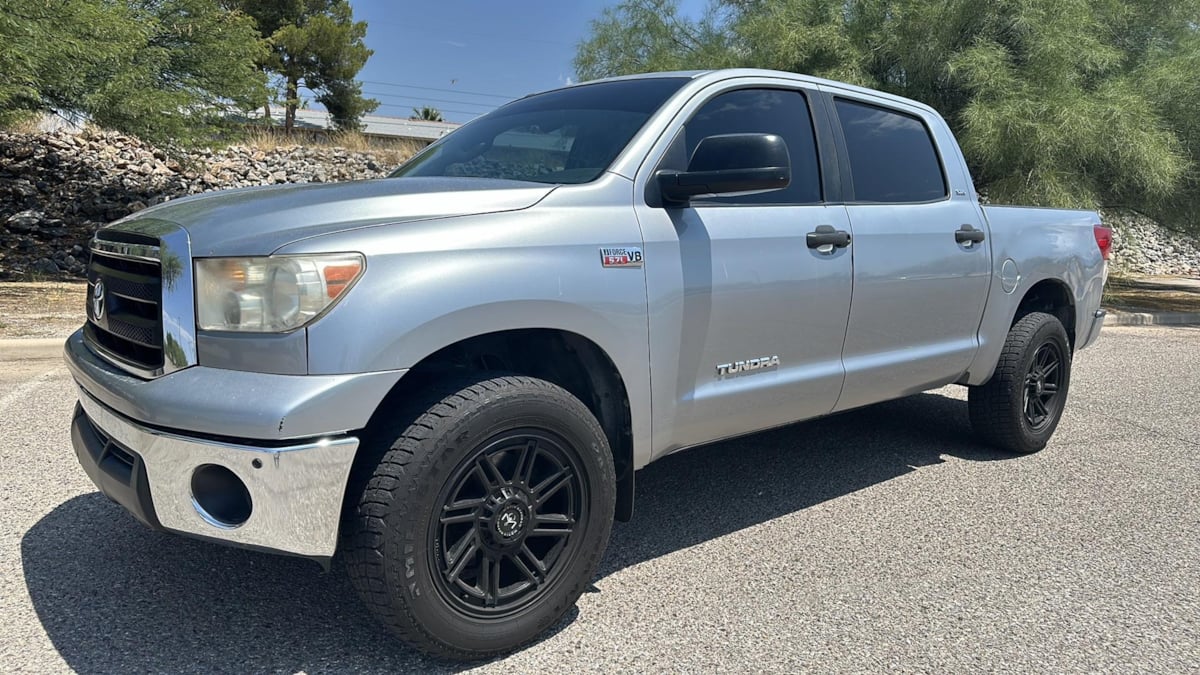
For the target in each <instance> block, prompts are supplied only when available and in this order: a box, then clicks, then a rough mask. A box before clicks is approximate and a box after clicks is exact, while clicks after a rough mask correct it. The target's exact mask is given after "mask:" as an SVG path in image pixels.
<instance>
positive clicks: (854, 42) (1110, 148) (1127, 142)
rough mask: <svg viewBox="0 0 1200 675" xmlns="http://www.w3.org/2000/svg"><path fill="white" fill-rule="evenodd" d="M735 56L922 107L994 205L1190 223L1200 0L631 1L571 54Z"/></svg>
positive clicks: (606, 58)
mask: <svg viewBox="0 0 1200 675" xmlns="http://www.w3.org/2000/svg"><path fill="white" fill-rule="evenodd" d="M730 66H749V67H761V68H775V69H779V70H786V71H792V72H798V73H807V74H811V75H816V76H820V77H827V78H830V79H835V80H841V81H846V82H851V83H855V84H861V85H864V86H868V87H872V88H875V89H881V90H884V91H889V92H893V93H897V94H900V95H903V96H907V97H910V98H914V99H917V100H919V101H923V102H925V103H928V104H930V105H932V106H933V107H935V108H937V109H938V110H939V111H940V112H941V113H942V114H943V116H945V117H946V120H947V121H948V122H949V123H950V126H951V128H952V129H953V130H954V132H955V133H956V135H957V137H958V139H959V142H960V143H961V145H962V147H963V150H964V152H965V154H966V156H967V161H968V163H969V164H970V165H971V169H972V171H973V172H974V175H975V178H976V181H977V182H978V183H979V185H980V186H981V187H982V188H983V189H984V190H986V192H987V194H988V195H989V197H990V199H991V200H992V201H993V202H1019V203H1029V204H1042V205H1047V206H1064V207H1090V208H1091V207H1101V206H1108V207H1129V208H1134V209H1139V210H1142V211H1144V212H1147V213H1149V214H1150V215H1153V216H1155V217H1157V218H1159V219H1160V220H1163V221H1165V222H1168V223H1170V224H1174V225H1176V226H1187V227H1189V228H1190V229H1192V230H1193V231H1200V0H841V1H838V0H715V2H713V4H712V5H710V7H709V9H708V11H707V12H706V13H705V14H704V15H702V16H698V17H697V16H687V15H685V14H683V13H681V11H680V10H679V8H678V5H677V3H676V2H675V0H625V1H624V2H622V3H620V4H619V5H617V6H616V7H614V8H611V9H609V10H606V11H605V12H604V13H603V15H602V16H601V17H600V18H599V19H597V20H596V21H594V22H593V24H592V30H591V34H590V35H589V36H588V37H587V38H586V39H585V40H584V41H583V42H581V43H580V45H579V46H578V51H577V55H576V58H575V67H576V71H577V73H578V75H579V76H580V77H581V78H582V79H592V78H596V77H603V76H609V75H619V74H628V73H634V72H645V71H652V70H681V69H707V68H721V67H730Z"/></svg>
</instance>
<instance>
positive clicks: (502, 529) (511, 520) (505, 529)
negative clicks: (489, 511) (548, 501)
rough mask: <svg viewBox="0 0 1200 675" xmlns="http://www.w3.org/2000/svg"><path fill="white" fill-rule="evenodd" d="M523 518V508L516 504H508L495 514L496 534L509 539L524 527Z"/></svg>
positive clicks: (524, 518) (524, 517)
mask: <svg viewBox="0 0 1200 675" xmlns="http://www.w3.org/2000/svg"><path fill="white" fill-rule="evenodd" d="M525 520H526V516H525V510H524V509H522V508H521V507H519V506H517V505H516V504H510V505H508V506H506V507H504V508H503V509H501V510H500V512H499V513H497V514H496V534H499V535H500V536H501V537H504V538H505V539H511V538H513V537H515V536H517V535H518V534H520V533H521V530H523V529H525Z"/></svg>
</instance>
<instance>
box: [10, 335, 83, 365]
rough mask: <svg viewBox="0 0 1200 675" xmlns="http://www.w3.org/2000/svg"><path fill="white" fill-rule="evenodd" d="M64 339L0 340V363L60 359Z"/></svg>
mask: <svg viewBox="0 0 1200 675" xmlns="http://www.w3.org/2000/svg"><path fill="white" fill-rule="evenodd" d="M66 341H67V339H66V338H65V337H57V338H16V339H7V340H0V362H3V361H42V360H50V359H61V358H62V354H63V344H64V343H66Z"/></svg>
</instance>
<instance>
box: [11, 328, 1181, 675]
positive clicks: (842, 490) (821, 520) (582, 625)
mask: <svg viewBox="0 0 1200 675" xmlns="http://www.w3.org/2000/svg"><path fill="white" fill-rule="evenodd" d="M964 397H965V390H963V389H961V388H957V387H949V388H946V389H942V390H938V391H936V392H932V393H928V394H922V395H918V396H915V397H911V398H908V399H904V400H901V401H895V402H891V403H886V404H882V405H878V406H874V407H871V408H867V409H863V410H858V411H854V412H850V413H847V414H843V415H838V416H835V417H831V418H828V419H824V420H819V421H816V422H810V423H805V424H798V425H793V426H790V427H787V428H784V429H779V430H775V431H771V432H767V433H763V434H758V435H754V436H750V437H746V438H742V439H738V440H734V441H729V442H724V443H720V444H716V445H713V446H709V447H705V448H700V449H696V450H692V451H689V452H685V453H680V454H677V455H674V456H671V457H668V458H665V459H663V460H661V461H659V462H657V463H655V464H653V465H651V466H650V467H648V468H647V469H645V470H644V471H642V472H640V473H639V474H638V485H637V513H636V514H635V518H634V521H633V522H631V523H627V524H618V525H617V526H616V528H615V529H614V534H613V538H612V541H611V544H610V547H609V553H608V555H607V557H606V558H605V560H604V562H603V565H602V569H601V571H600V573H599V575H598V576H597V578H596V579H595V583H594V586H593V588H592V589H590V592H588V593H585V594H584V596H583V598H582V599H581V600H580V602H579V604H578V606H577V608H576V609H575V610H573V611H571V612H570V613H569V614H568V616H567V617H566V619H565V620H564V621H563V622H561V623H560V624H559V625H558V626H557V627H556V628H555V630H554V631H553V632H552V634H550V635H549V636H548V637H546V638H545V639H544V640H542V641H540V642H538V643H536V644H534V645H533V646H531V647H529V648H527V649H525V650H524V651H521V652H519V653H517V654H514V655H512V656H509V657H508V658H506V659H501V660H498V661H495V662H492V663H486V664H481V665H480V664H477V665H476V667H478V668H480V669H481V670H484V671H496V672H505V673H512V672H534V671H547V670H551V669H552V670H553V671H556V672H573V671H606V672H607V671H636V672H658V671H692V672H695V671H703V672H708V671H713V670H724V671H750V670H754V671H822V672H848V671H883V670H888V671H892V670H901V671H940V672H963V671H981V670H989V671H991V670H995V671H1021V672H1047V671H1053V672H1083V671H1092V672H1097V671H1105V672H1113V671H1118V672H1153V673H1183V672H1196V671H1197V670H1200V329H1197V328H1160V327H1151V328H1115V329H1113V328H1106V329H1105V330H1104V333H1103V334H1102V336H1101V339H1100V341H1099V343H1098V344H1097V345H1096V346H1095V347H1093V348H1091V349H1089V350H1087V351H1085V352H1082V353H1081V354H1080V355H1078V358H1077V361H1076V363H1075V372H1074V380H1073V383H1072V387H1071V394H1070V400H1069V402H1068V406H1067V412H1066V415H1065V418H1064V420H1063V422H1062V424H1061V426H1060V427H1059V429H1058V433H1057V435H1056V436H1055V438H1054V440H1053V441H1052V442H1051V444H1050V447H1048V448H1047V449H1046V450H1045V451H1043V452H1041V453H1039V454H1036V455H1032V456H1024V457H1015V456H1011V455H1007V454H1004V453H999V452H995V451H993V450H990V449H988V448H986V447H983V446H981V445H979V444H977V443H976V442H975V441H974V440H973V438H972V437H971V435H970V431H969V425H968V422H967V416H966V404H965V401H964ZM73 405H74V392H73V391H72V384H71V381H70V378H69V377H68V375H67V373H66V370H65V368H64V367H63V366H62V365H61V363H60V362H58V361H57V360H54V359H51V360H28V359H23V360H16V361H3V360H0V466H2V467H3V468H2V471H3V474H2V476H3V478H0V671H2V672H20V671H28V672H39V673H40V672H56V671H67V670H76V671H79V672H87V673H112V672H205V673H211V672H239V673H242V672H298V671H304V672H309V673H318V672H405V671H421V672H429V671H436V670H446V669H450V668H456V667H455V666H447V665H446V664H439V663H433V662H430V661H426V660H424V659H423V658H421V657H420V656H419V655H417V654H416V653H414V652H413V651H411V650H409V649H408V648H406V647H404V646H403V645H400V644H398V643H397V642H395V641H393V640H392V639H391V638H390V637H389V636H388V635H387V634H386V633H385V632H384V631H383V630H382V629H380V628H379V627H377V626H376V625H375V623H374V621H373V620H372V619H371V617H370V616H368V615H367V613H366V611H365V610H364V609H363V607H362V606H361V605H360V604H359V602H358V601H357V599H356V598H355V597H354V595H353V592H352V589H351V588H350V585H349V583H348V582H347V581H346V580H345V578H344V576H343V575H342V574H340V573H339V570H337V569H336V568H335V570H334V572H333V573H331V574H326V573H323V572H322V571H321V570H320V569H319V568H318V567H317V565H315V564H314V563H310V562H307V561H303V560H296V559H289V558H284V557H276V556H271V555H266V554H260V553H252V552H247V551H240V550H235V549H228V548H224V547H220V546H216V545H212V544H207V543H202V542H197V541H191V540H186V539H182V538H179V537H175V536H171V535H166V534H159V533H154V532H151V531H149V530H147V529H145V528H144V527H142V526H141V525H139V524H138V523H137V522H136V521H134V520H133V518H132V517H130V516H128V515H126V514H125V513H124V512H123V511H122V510H121V509H120V508H119V507H117V506H115V505H114V504H112V503H110V502H108V501H107V500H106V499H104V498H103V497H101V496H100V495H99V494H97V493H96V491H95V489H94V488H93V487H92V486H91V484H90V483H89V482H88V480H87V478H86V477H85V476H84V474H83V472H82V470H81V469H80V468H79V467H78V465H77V464H76V462H75V459H74V456H73V453H72V451H71V448H70V441H69V438H68V432H67V426H68V422H69V419H70V413H71V409H72V406H73Z"/></svg>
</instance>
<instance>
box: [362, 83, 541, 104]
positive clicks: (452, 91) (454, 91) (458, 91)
mask: <svg viewBox="0 0 1200 675" xmlns="http://www.w3.org/2000/svg"><path fill="white" fill-rule="evenodd" d="M359 81H360V82H362V83H363V84H378V85H383V86H385V87H403V88H406V89H422V90H424V91H441V92H445V93H449V94H466V95H467V96H488V97H490V98H502V99H506V100H509V101H511V100H513V99H515V98H521V97H520V96H506V95H504V94H484V93H482V92H478V91H465V90H463V89H444V88H440V87H418V86H417V85H415V84H399V83H396V82H380V81H378V80H359Z"/></svg>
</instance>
